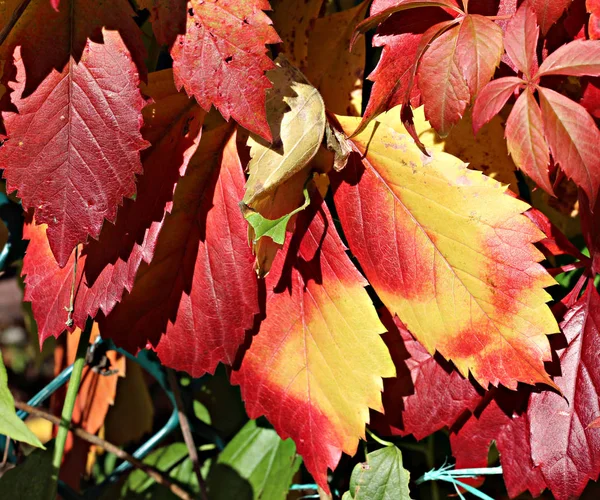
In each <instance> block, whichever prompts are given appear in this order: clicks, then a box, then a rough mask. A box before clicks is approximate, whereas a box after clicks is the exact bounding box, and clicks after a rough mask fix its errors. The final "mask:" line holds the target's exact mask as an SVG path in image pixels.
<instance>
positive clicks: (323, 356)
mask: <svg viewBox="0 0 600 500" xmlns="http://www.w3.org/2000/svg"><path fill="white" fill-rule="evenodd" d="M311 199H312V204H311V206H310V207H309V208H308V209H307V210H306V211H304V212H301V213H300V215H299V217H298V221H297V223H296V231H295V233H294V235H291V234H288V238H287V242H286V246H285V249H284V251H282V252H280V253H279V254H278V256H277V257H276V259H275V262H274V263H273V267H272V269H271V272H270V274H269V275H268V276H267V278H266V286H267V297H266V317H265V319H264V320H263V322H262V324H261V325H260V330H259V331H258V334H257V335H256V336H255V337H254V338H253V339H252V344H251V345H250V347H249V349H248V350H247V351H246V352H245V354H244V357H243V360H242V362H241V366H240V368H239V370H237V371H234V372H233V374H232V382H233V383H235V384H239V385H240V387H241V390H242V396H243V398H244V401H245V403H246V410H247V412H248V415H249V416H250V418H257V417H258V416H260V415H265V416H266V417H267V418H268V419H269V421H270V422H271V423H272V424H273V426H274V427H275V429H276V430H277V432H278V433H279V435H280V436H281V437H282V438H284V439H285V438H287V437H291V438H292V439H294V441H295V443H296V446H297V449H298V453H300V454H301V455H302V457H303V459H304V463H305V465H306V467H307V468H308V470H309V472H310V473H311V474H312V475H313V477H314V478H315V480H316V482H317V483H318V484H319V485H320V486H321V487H322V488H323V489H325V490H328V486H327V468H330V469H334V468H335V467H336V465H337V463H338V461H339V459H340V457H341V454H342V452H345V453H348V454H350V455H353V454H354V453H355V452H356V448H357V445H358V439H359V438H360V437H364V426H365V423H366V422H368V420H369V408H373V409H376V410H379V411H382V410H383V408H382V405H381V390H382V389H383V381H382V377H393V376H394V375H395V370H394V365H393V363H392V360H391V359H390V356H389V353H388V352H387V349H386V347H385V344H384V343H383V341H382V340H381V338H380V336H379V335H380V334H381V333H383V332H384V331H385V329H384V327H383V325H382V324H381V322H380V321H379V318H378V317H377V312H376V311H375V308H374V307H373V304H372V302H371V299H370V298H369V296H368V294H367V292H366V290H365V289H364V287H365V285H366V281H365V279H364V278H363V277H362V275H361V274H360V273H359V272H358V271H357V269H356V268H355V267H354V265H353V264H352V262H351V261H350V259H349V258H348V257H347V255H346V254H345V248H344V245H343V244H342V242H341V240H340V238H339V236H338V235H337V233H336V230H335V227H334V223H333V220H332V219H331V215H330V214H329V211H328V209H327V206H326V205H325V204H324V203H323V202H322V199H321V197H320V195H319V194H318V192H317V191H316V190H313V191H312V192H311Z"/></svg>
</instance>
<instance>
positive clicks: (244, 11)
mask: <svg viewBox="0 0 600 500" xmlns="http://www.w3.org/2000/svg"><path fill="white" fill-rule="evenodd" d="M268 9H269V2H268V1H267V0H249V1H245V2H240V1H238V0H191V1H189V2H188V16H187V31H186V34H185V35H180V36H179V37H178V38H177V40H176V42H175V43H174V44H173V47H172V49H171V55H172V56H173V73H174V75H175V83H176V84H177V87H178V88H179V89H181V87H185V90H186V92H187V93H188V94H189V95H191V96H194V97H195V98H196V100H197V101H198V103H199V104H200V106H202V107H203V108H204V109H205V110H206V111H208V110H209V109H210V107H211V104H214V105H215V107H216V108H217V109H218V110H219V111H220V112H221V114H222V115H223V117H224V118H225V119H226V120H229V117H233V119H234V120H236V121H237V122H238V123H239V124H240V125H242V126H243V127H245V128H247V129H248V130H250V131H251V132H254V133H256V134H258V135H260V136H261V137H263V138H264V139H267V140H269V141H270V140H271V131H270V129H269V124H268V123H267V118H266V108H265V98H266V96H265V92H266V90H267V89H268V88H270V87H271V83H270V82H269V80H268V79H267V77H266V76H265V74H264V73H265V71H267V70H270V69H273V68H274V65H273V61H272V60H271V59H269V57H268V56H267V54H266V52H267V48H266V47H265V44H270V43H279V42H280V39H279V36H277V33H276V32H275V30H274V29H273V26H272V25H271V20H270V19H269V17H268V16H267V15H266V14H265V13H264V12H263V11H264V10H268Z"/></svg>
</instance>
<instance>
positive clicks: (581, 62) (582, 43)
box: [536, 40, 600, 78]
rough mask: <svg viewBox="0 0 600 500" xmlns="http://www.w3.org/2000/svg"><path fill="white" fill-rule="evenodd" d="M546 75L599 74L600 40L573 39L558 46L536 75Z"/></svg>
mask: <svg viewBox="0 0 600 500" xmlns="http://www.w3.org/2000/svg"><path fill="white" fill-rule="evenodd" d="M548 75H572V76H584V75H590V76H600V41H596V40H574V41H572V42H571V43H568V44H566V45H563V46H562V47H559V48H558V49H557V50H555V51H554V52H552V54H550V55H549V56H548V57H547V58H546V59H545V60H544V62H543V63H542V65H541V66H540V69H539V71H538V74H537V75H536V76H537V77H538V78H539V77H541V76H548Z"/></svg>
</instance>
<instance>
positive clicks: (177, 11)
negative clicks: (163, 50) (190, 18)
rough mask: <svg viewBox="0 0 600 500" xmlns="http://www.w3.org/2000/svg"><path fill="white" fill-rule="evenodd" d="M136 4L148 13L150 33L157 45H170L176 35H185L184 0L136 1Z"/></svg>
mask: <svg viewBox="0 0 600 500" xmlns="http://www.w3.org/2000/svg"><path fill="white" fill-rule="evenodd" d="M137 3H138V5H139V6H140V8H142V9H148V11H150V20H151V21H152V31H154V36H155V37H156V40H158V42H159V43H162V44H164V45H171V44H172V43H173V42H174V41H175V39H176V38H177V36H178V35H185V30H186V17H187V12H186V4H187V2H186V1H185V0H137Z"/></svg>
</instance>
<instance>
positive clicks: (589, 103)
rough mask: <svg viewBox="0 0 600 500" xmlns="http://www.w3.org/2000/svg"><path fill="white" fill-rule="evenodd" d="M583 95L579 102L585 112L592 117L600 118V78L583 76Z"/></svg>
mask: <svg viewBox="0 0 600 500" xmlns="http://www.w3.org/2000/svg"><path fill="white" fill-rule="evenodd" d="M582 86H583V96H582V98H581V101H579V104H581V105H582V106H583V107H584V108H585V109H586V110H587V112H588V113H589V114H590V115H592V116H593V117H594V118H600V79H599V78H598V77H594V78H583V79H582Z"/></svg>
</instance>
